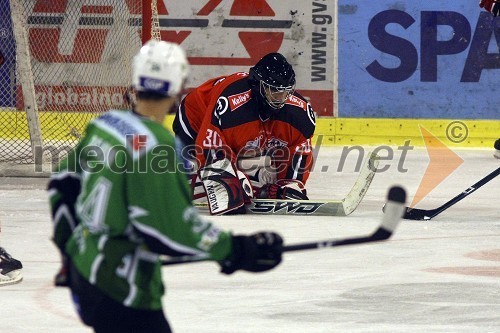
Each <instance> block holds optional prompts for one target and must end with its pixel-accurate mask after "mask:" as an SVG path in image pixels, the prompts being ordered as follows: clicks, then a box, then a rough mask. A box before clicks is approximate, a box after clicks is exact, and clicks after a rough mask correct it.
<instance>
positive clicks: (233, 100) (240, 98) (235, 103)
mask: <svg viewBox="0 0 500 333" xmlns="http://www.w3.org/2000/svg"><path fill="white" fill-rule="evenodd" d="M251 92H252V91H251V90H247V91H245V92H242V93H241V94H237V95H231V96H229V97H228V99H229V105H230V106H231V111H234V110H236V109H237V108H239V107H240V106H242V105H243V104H245V103H247V102H248V101H249V100H250V99H251V98H252V94H251Z"/></svg>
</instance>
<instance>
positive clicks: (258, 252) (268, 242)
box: [219, 232, 283, 274]
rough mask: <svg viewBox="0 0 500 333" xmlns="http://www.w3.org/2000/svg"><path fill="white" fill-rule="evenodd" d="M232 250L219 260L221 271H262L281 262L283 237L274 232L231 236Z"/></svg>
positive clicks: (225, 272)
mask: <svg viewBox="0 0 500 333" xmlns="http://www.w3.org/2000/svg"><path fill="white" fill-rule="evenodd" d="M232 241H233V252H232V253H231V255H230V256H229V257H228V258H227V259H225V260H222V261H220V262H219V264H220V265H221V272H222V273H224V274H232V273H234V272H235V271H237V270H239V269H242V270H245V271H249V272H263V271H267V270H269V269H273V268H274V267H276V266H277V265H278V264H279V263H280V262H281V253H282V252H283V239H282V238H281V236H280V235H278V234H276V233H274V232H259V233H256V234H253V235H250V236H233V238H232Z"/></svg>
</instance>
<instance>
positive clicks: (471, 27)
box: [338, 0, 500, 119]
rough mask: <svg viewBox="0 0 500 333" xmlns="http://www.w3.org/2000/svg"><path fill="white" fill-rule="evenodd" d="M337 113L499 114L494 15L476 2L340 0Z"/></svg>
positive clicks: (499, 55)
mask: <svg viewBox="0 0 500 333" xmlns="http://www.w3.org/2000/svg"><path fill="white" fill-rule="evenodd" d="M338 5H339V7H338V8H339V9H338V29H339V30H338V47H339V68H338V84H339V86H338V103H339V105H338V110H339V111H338V112H339V116H340V117H378V118H385V117H388V118H391V117H395V118H462V119H500V107H499V102H500V19H499V18H494V17H493V16H492V15H491V14H490V13H488V12H486V11H484V10H483V9H481V8H479V6H478V1H470V0H454V1H448V0H445V1H427V0H415V1H404V2H394V1H387V0H381V1H371V2H370V3H369V5H368V3H367V2H366V1H354V0H339V1H338Z"/></svg>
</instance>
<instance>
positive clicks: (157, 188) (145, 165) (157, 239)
mask: <svg viewBox="0 0 500 333" xmlns="http://www.w3.org/2000/svg"><path fill="white" fill-rule="evenodd" d="M175 142H176V141H175V139H174V137H173V136H172V135H171V134H170V133H169V132H168V131H167V130H166V129H165V128H164V127H163V126H162V125H161V124H159V123H157V122H154V121H152V120H150V119H147V118H144V117H141V116H139V115H137V114H134V113H132V112H128V111H117V110H112V111H110V112H108V113H106V114H104V115H102V116H101V117H99V118H96V119H95V120H93V121H92V122H91V123H90V124H89V126H88V127H87V131H86V135H85V137H84V138H83V139H82V140H81V141H80V143H79V144H78V146H77V147H76V148H75V149H74V150H72V151H71V152H70V153H69V154H68V157H67V158H66V159H65V160H63V161H62V162H61V164H60V165H59V169H58V172H57V173H56V174H55V175H54V176H53V177H52V178H53V179H57V180H58V181H59V180H61V182H60V183H62V184H64V181H63V180H65V179H68V180H69V179H72V180H74V179H80V180H81V182H80V185H81V191H80V193H79V195H78V197H77V200H76V205H75V211H76V219H77V221H72V218H71V214H68V213H67V211H68V208H67V207H66V206H67V205H65V204H64V203H66V202H69V201H71V200H68V198H65V193H66V192H67V191H65V190H58V189H57V188H56V189H50V193H49V194H50V195H49V197H50V201H51V206H52V210H53V215H54V223H55V225H54V241H55V242H56V244H57V245H58V247H59V248H61V249H63V251H65V252H66V254H67V255H68V257H69V258H70V259H71V260H72V262H73V264H74V265H75V266H76V267H77V269H78V270H79V272H80V273H81V274H82V275H83V276H84V277H85V278H87V279H88V281H90V283H92V284H94V285H96V286H97V287H98V288H100V289H101V290H102V291H103V292H105V293H106V294H108V295H109V296H110V297H112V298H114V299H115V300H117V301H120V302H122V303H123V304H124V305H126V306H130V307H134V308H143V309H160V308H161V297H162V295H163V293H164V287H163V283H162V278H161V264H160V262H159V259H158V255H159V254H166V255H173V256H178V255H186V254H189V255H195V254H205V255H208V256H209V257H210V258H212V259H213V260H222V259H224V258H226V257H227V256H228V255H229V254H230V252H231V235H230V234H229V233H227V232H222V231H221V230H219V229H217V228H216V227H215V226H213V225H212V224H210V223H208V222H206V221H204V220H203V219H202V217H200V215H199V214H198V212H197V210H196V208H194V207H193V206H192V204H191V196H190V192H191V191H190V189H189V185H188V183H187V179H186V175H185V174H184V173H183V172H182V170H183V161H182V160H181V157H180V154H178V153H177V152H176V147H178V146H177V145H176V143H175ZM62 187H64V186H62ZM61 207H62V208H61Z"/></svg>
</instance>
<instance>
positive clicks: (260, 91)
mask: <svg viewBox="0 0 500 333" xmlns="http://www.w3.org/2000/svg"><path fill="white" fill-rule="evenodd" d="M249 80H250V85H251V86H252V88H253V90H254V92H255V93H257V96H258V97H259V98H262V100H263V101H264V102H265V103H266V104H267V105H268V106H269V107H271V109H274V110H275V111H276V110H279V109H281V108H282V107H283V105H285V102H286V100H287V99H288V97H290V95H292V94H293V92H294V91H295V72H294V71H293V68H292V65H290V64H289V63H288V61H287V60H286V58H285V57H284V56H283V55H282V54H280V53H269V54H268V55H265V56H264V57H263V58H262V59H260V60H259V62H258V63H257V64H255V66H254V67H252V68H250V77H249Z"/></svg>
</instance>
